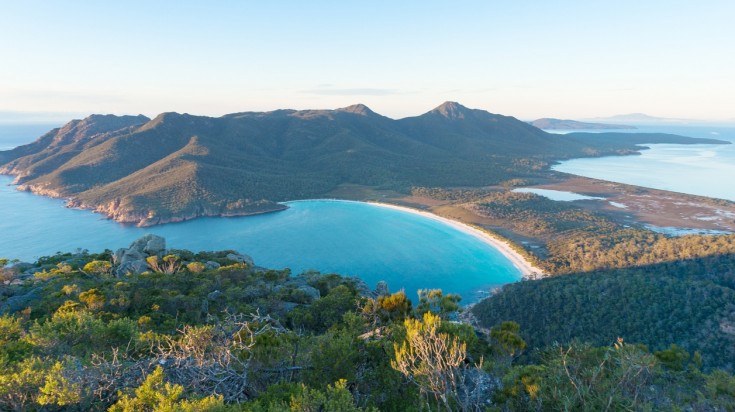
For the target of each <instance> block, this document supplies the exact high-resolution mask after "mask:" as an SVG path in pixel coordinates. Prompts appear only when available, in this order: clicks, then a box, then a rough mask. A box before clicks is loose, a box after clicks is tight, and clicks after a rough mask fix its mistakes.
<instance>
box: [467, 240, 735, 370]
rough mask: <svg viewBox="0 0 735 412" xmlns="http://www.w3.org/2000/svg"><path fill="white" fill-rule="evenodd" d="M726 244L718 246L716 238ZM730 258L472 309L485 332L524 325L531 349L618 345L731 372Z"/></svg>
mask: <svg viewBox="0 0 735 412" xmlns="http://www.w3.org/2000/svg"><path fill="white" fill-rule="evenodd" d="M722 239H725V238H722ZM734 268H735V255H733V254H716V255H711V256H707V257H700V258H691V259H683V260H676V261H672V262H665V263H658V264H653V265H646V266H639V267H628V268H622V269H612V270H603V271H593V272H588V273H578V274H570V275H564V276H553V277H550V278H547V279H541V280H537V281H533V282H520V283H514V284H509V285H506V286H504V287H503V289H502V290H501V291H500V292H499V293H497V294H496V295H494V296H492V297H490V298H488V299H485V300H483V301H481V302H480V303H478V304H477V305H475V306H474V307H473V309H472V312H473V313H474V314H475V315H476V316H477V317H478V319H479V320H480V323H481V324H482V325H485V326H487V327H489V326H492V325H495V324H497V323H498V322H501V321H505V320H512V321H515V322H518V323H520V324H521V325H524V329H525V333H524V334H523V337H524V339H526V340H527V341H528V343H529V345H530V346H533V347H546V346H549V345H552V344H553V343H555V342H558V343H561V344H568V343H569V342H572V341H573V340H577V341H583V342H589V343H591V344H593V345H609V344H610V343H612V342H614V341H615V340H616V338H618V337H625V339H626V340H627V341H629V342H636V343H642V344H645V345H647V346H648V347H649V348H650V349H651V350H663V349H666V348H667V347H668V346H669V345H670V344H671V343H675V344H676V345H678V346H680V347H682V348H684V349H685V350H687V351H689V352H690V353H694V352H699V353H700V354H701V356H702V359H703V364H704V366H705V367H707V368H723V369H727V370H729V371H733V370H735V312H734V311H733V308H735V272H734Z"/></svg>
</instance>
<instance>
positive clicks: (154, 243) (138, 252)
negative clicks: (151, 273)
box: [112, 234, 166, 276]
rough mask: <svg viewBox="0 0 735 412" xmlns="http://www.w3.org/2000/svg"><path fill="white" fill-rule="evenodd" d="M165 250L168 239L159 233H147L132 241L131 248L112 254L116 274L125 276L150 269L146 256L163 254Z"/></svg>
mask: <svg viewBox="0 0 735 412" xmlns="http://www.w3.org/2000/svg"><path fill="white" fill-rule="evenodd" d="M165 252H166V239H164V238H162V237H161V236H157V235H151V234H148V235H145V236H143V237H141V238H140V239H137V240H135V241H134V242H133V243H131V244H130V247H129V248H127V249H118V250H117V251H115V254H114V255H113V256H112V263H113V264H114V265H115V266H116V267H117V268H116V269H115V274H117V275H118V276H123V275H126V274H128V273H133V274H140V273H143V272H146V271H148V270H149V267H148V263H147V262H146V258H148V257H150V256H159V255H163V254H164V253H165Z"/></svg>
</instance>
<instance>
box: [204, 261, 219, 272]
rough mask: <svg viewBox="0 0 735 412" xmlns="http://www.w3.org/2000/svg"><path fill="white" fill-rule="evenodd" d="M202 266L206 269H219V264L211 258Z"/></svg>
mask: <svg viewBox="0 0 735 412" xmlns="http://www.w3.org/2000/svg"><path fill="white" fill-rule="evenodd" d="M204 266H206V267H207V270H213V269H219V267H220V264H219V263H217V262H212V261H211V260H210V261H208V262H207V263H205V264H204Z"/></svg>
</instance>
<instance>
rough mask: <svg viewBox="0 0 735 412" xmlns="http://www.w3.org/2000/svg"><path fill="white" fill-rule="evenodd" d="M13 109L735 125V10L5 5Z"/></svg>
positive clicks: (586, 4) (729, 5)
mask: <svg viewBox="0 0 735 412" xmlns="http://www.w3.org/2000/svg"><path fill="white" fill-rule="evenodd" d="M0 39H2V41H1V42H0V112H70V113H92V112H94V113H116V114H137V113H143V114H146V115H149V116H152V115H155V114H157V113H160V112H164V111H178V112H189V113H194V114H205V115H214V116H219V115H222V114H225V113H230V112H236V111H246V110H258V111H260V110H271V109H276V108H294V109H305V108H337V107H342V106H347V105H349V104H353V103H357V102H361V103H365V104H367V105H368V106H370V107H371V108H372V109H373V110H375V111H377V112H379V113H382V114H384V115H387V116H389V117H394V118H399V117H404V116H412V115H418V114H421V113H423V112H426V111H428V110H429V109H431V108H433V107H434V106H437V105H439V104H440V103H441V102H443V101H445V100H455V101H459V102H461V103H463V104H464V105H466V106H469V107H474V108H481V109H485V110H488V111H491V112H494V113H501V114H506V115H513V116H516V117H519V118H524V119H531V118H537V117H545V116H550V117H562V118H587V117H595V116H608V115H614V114H620V113H631V112H644V113H647V114H650V115H654V116H661V117H676V118H697V119H733V118H735V1H732V0H723V1H707V0H701V1H696V2H695V1H674V0H669V1H644V0H638V1H523V0H518V1H491V0H485V1H456V2H448V1H416V2H413V1H395V0H393V1H365V2H348V1H258V2H248V1H229V2H228V1H219V2H214V1H120V2H108V1H31V0H27V1H25V0H24V1H10V0H8V1H3V0H0Z"/></svg>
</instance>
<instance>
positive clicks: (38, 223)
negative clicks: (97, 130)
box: [0, 176, 520, 303]
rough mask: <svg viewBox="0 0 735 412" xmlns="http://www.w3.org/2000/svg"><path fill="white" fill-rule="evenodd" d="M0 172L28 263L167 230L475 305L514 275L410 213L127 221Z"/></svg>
mask: <svg viewBox="0 0 735 412" xmlns="http://www.w3.org/2000/svg"><path fill="white" fill-rule="evenodd" d="M10 182H11V179H10V178H9V177H7V176H0V233H2V234H3V235H2V236H0V256H2V257H8V258H18V259H21V260H26V261H31V260H34V259H35V258H37V257H39V256H44V255H51V254H54V253H55V252H57V251H64V252H66V251H73V249H74V248H83V249H89V250H90V251H102V250H104V249H105V248H108V249H112V250H114V249H117V248H120V247H127V246H128V245H129V244H130V243H131V242H132V241H133V240H135V239H137V238H138V237H140V236H142V235H144V234H146V233H155V234H158V235H161V236H164V237H165V238H166V240H167V245H168V247H169V248H177V249H190V250H194V251H199V250H224V249H234V250H237V251H239V252H242V253H246V254H248V255H250V256H252V257H253V259H254V260H255V262H256V264H258V265H260V266H264V267H271V268H286V267H288V268H291V270H292V273H300V272H302V271H305V270H309V269H315V270H319V271H321V272H325V273H326V272H334V273H340V274H345V275H353V276H359V277H360V278H362V279H364V280H365V281H366V282H367V283H368V285H369V286H370V287H374V286H375V284H376V283H377V282H378V281H379V280H385V281H387V282H388V286H389V287H390V288H391V290H398V289H400V288H405V289H406V293H407V294H408V295H409V297H410V298H412V300H416V291H417V290H418V289H421V288H441V289H443V290H444V291H445V292H454V293H459V294H461V295H462V296H463V302H462V303H471V302H473V301H476V300H478V299H480V298H482V297H484V296H485V293H486V292H487V291H488V290H489V289H491V288H493V287H496V286H499V285H501V284H505V283H510V282H515V281H517V280H518V279H519V277H520V273H519V271H518V270H517V269H516V268H515V267H514V266H513V264H512V263H510V261H508V260H507V259H506V258H505V257H504V256H503V255H501V254H500V253H499V252H498V251H497V250H495V249H493V248H491V247H489V246H488V245H486V244H485V243H483V242H481V241H479V240H478V239H477V238H475V237H473V236H472V235H468V234H465V233H463V232H460V231H458V230H456V229H454V228H452V227H451V226H448V225H446V224H444V223H441V222H438V221H435V220H432V219H428V218H425V217H422V216H417V215H414V214H411V213H406V212H402V211H397V210H392V209H387V208H382V207H378V206H374V205H370V204H366V203H359V202H343V201H329V200H325V201H320V200H315V201H299V202H290V203H288V205H289V206H290V208H289V209H288V210H285V211H282V212H277V213H270V214H265V215H258V216H248V217H239V218H202V219H196V220H193V221H189V222H184V223H174V224H168V225H163V226H156V227H153V228H136V227H130V226H123V225H120V224H118V223H115V222H113V221H110V220H105V219H103V218H102V217H101V216H100V215H97V214H94V213H91V212H89V211H84V210H75V209H67V208H64V207H63V202H62V201H60V200H54V199H48V198H44V197H40V196H35V195H32V194H29V193H23V192H18V191H16V190H15V189H14V188H13V187H12V186H8V184H9V183H10Z"/></svg>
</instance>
